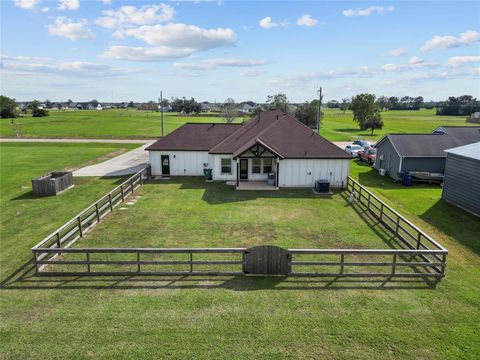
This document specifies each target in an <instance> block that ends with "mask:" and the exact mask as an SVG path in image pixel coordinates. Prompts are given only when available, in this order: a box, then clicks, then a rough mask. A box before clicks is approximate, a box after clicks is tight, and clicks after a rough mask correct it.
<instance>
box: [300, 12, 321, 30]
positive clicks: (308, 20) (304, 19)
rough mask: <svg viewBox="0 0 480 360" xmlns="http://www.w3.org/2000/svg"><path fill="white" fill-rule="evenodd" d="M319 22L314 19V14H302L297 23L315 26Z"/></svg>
mask: <svg viewBox="0 0 480 360" xmlns="http://www.w3.org/2000/svg"><path fill="white" fill-rule="evenodd" d="M317 24H318V20H317V19H314V18H313V17H312V15H309V14H306V15H302V16H301V17H299V18H298V19H297V25H300V26H306V27H313V26H316V25H317Z"/></svg>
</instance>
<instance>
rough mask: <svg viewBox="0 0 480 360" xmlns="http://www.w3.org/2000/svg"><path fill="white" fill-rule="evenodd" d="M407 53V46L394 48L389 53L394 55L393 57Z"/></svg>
mask: <svg viewBox="0 0 480 360" xmlns="http://www.w3.org/2000/svg"><path fill="white" fill-rule="evenodd" d="M406 54H407V49H405V48H396V49H392V50H390V52H389V53H388V55H389V56H392V57H400V56H403V55H406Z"/></svg>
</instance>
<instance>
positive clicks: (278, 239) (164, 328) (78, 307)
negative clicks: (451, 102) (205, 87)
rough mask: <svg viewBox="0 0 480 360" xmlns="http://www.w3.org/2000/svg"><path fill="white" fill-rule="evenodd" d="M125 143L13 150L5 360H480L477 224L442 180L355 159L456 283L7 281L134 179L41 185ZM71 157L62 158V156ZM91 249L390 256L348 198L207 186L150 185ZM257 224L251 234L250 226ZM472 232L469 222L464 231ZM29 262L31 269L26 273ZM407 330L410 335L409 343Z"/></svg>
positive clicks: (6, 147)
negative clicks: (421, 179)
mask: <svg viewBox="0 0 480 360" xmlns="http://www.w3.org/2000/svg"><path fill="white" fill-rule="evenodd" d="M126 148H127V146H126V145H112V144H1V156H2V157H1V161H2V167H1V174H0V175H1V181H2V183H1V185H2V192H1V207H2V208H1V209H2V225H1V226H2V228H1V234H0V235H1V237H2V242H1V244H0V246H1V264H2V269H1V276H2V289H1V290H0V291H1V294H2V296H1V298H0V301H1V303H0V305H1V306H0V314H1V318H2V321H1V324H0V330H1V332H0V334H1V343H2V347H1V350H0V354H1V355H0V356H1V357H2V358H4V359H17V358H32V357H36V358H49V357H51V354H61V355H60V356H61V357H62V358H72V359H73V358H75V359H77V358H114V357H115V358H147V357H148V358H152V357H155V358H162V357H163V358H225V357H229V358H238V359H240V358H245V357H255V358H272V357H273V358H335V359H352V358H357V359H399V358H401V359H419V358H422V359H431V358H435V359H474V358H478V356H479V355H480V343H479V342H478V341H477V339H478V334H479V332H480V325H479V322H478V317H479V315H480V299H479V297H478V293H479V292H480V281H479V279H480V243H479V242H478V233H480V222H479V221H478V219H477V218H475V217H474V216H472V215H469V214H467V213H466V212H464V211H462V210H460V209H458V208H456V207H454V206H451V205H449V204H447V203H445V202H443V201H441V200H440V192H441V189H440V188H439V187H438V186H432V185H418V186H417V185H416V186H414V187H411V188H405V187H402V186H400V185H397V184H394V183H393V182H391V181H390V180H389V179H386V178H382V177H379V176H378V175H377V174H376V173H375V172H374V171H373V170H372V169H371V168H370V167H368V166H364V165H362V164H359V163H356V162H352V170H351V173H352V176H353V177H355V178H357V179H358V180H359V181H360V182H361V183H362V184H364V185H366V186H369V187H370V188H371V189H372V190H373V191H374V192H376V193H377V194H378V195H379V196H380V197H382V198H383V199H385V200H386V201H387V202H389V203H390V204H391V205H393V206H394V207H395V208H396V209H398V210H399V211H400V212H402V213H403V214H404V215H405V216H406V217H407V218H409V219H410V220H412V221H413V222H414V223H416V224H417V225H419V226H420V227H421V228H422V229H424V230H425V231H426V232H427V233H429V234H430V235H432V236H433V237H434V238H435V239H437V240H438V241H439V242H441V243H442V244H443V245H444V246H445V247H447V249H448V250H449V256H448V265H447V276H446V277H445V278H444V279H443V280H442V281H441V282H440V283H439V284H438V285H437V286H436V287H435V288H434V287H432V286H430V284H428V283H425V282H423V281H420V280H416V281H401V280H395V281H389V282H387V283H382V282H383V280H379V281H365V280H361V279H343V280H341V279H340V280H339V279H337V280H335V279H321V278H318V279H315V278H314V279H304V278H283V277H260V278H259V277H253V278H252V277H249V278H245V277H220V278H219V277H208V276H202V277H181V276H175V277H148V276H143V277H120V276H118V277H113V278H105V277H90V278H78V277H60V278H55V277H54V278H45V277H42V278H39V277H34V276H31V272H30V273H27V275H26V276H22V277H19V274H20V273H19V274H17V275H14V276H13V277H11V278H10V275H11V274H12V273H14V272H15V271H16V270H18V269H20V268H21V265H22V264H23V263H25V262H27V261H28V260H29V259H30V258H31V251H30V248H31V246H33V245H34V244H35V243H37V242H38V241H40V240H41V239H42V238H43V237H44V236H46V235H47V234H48V233H50V232H51V231H53V230H54V229H55V228H56V227H58V226H59V225H61V224H62V223H63V222H65V221H66V220H68V219H69V218H71V217H72V216H74V215H75V214H76V213H78V212H79V211H80V210H82V209H83V208H84V207H85V206H87V205H89V204H90V203H92V202H93V201H94V200H96V199H97V198H99V197H100V196H101V195H102V194H104V193H106V192H108V190H110V189H112V188H113V187H114V186H116V185H115V184H118V182H119V181H121V179H98V178H89V179H87V178H78V179H75V187H74V188H73V189H70V190H68V191H67V192H65V193H64V194H62V195H60V196H57V197H50V198H40V199H39V198H34V197H33V196H32V195H31V191H30V184H29V181H30V179H31V178H32V177H34V176H36V175H38V174H41V173H43V172H46V171H47V170H50V169H52V168H55V169H61V168H72V167H77V166H80V165H81V164H85V163H87V162H89V161H91V162H96V161H98V159H99V158H101V157H108V156H111V154H113V153H115V152H120V151H125V150H126ZM60 152H61V153H62V156H61V157H60V156H55V154H58V153H60ZM138 195H140V196H141V197H139V198H138V201H137V202H136V203H135V204H133V205H130V206H128V209H127V210H123V211H122V210H119V209H116V210H114V213H113V214H111V215H109V216H108V217H107V218H106V219H105V221H104V222H102V223H101V224H100V225H99V226H98V227H97V228H96V229H95V230H93V231H92V232H91V233H89V234H88V235H87V236H86V237H85V238H83V239H82V240H80V242H79V243H78V244H81V245H82V246H83V245H87V244H88V245H89V246H93V247H95V246H125V247H126V246H129V247H135V246H175V245H178V246H192V247H195V246H232V245H234V244H238V246H243V245H246V246H250V245H253V244H259V243H269V242H274V243H275V244H277V245H281V246H289V247H302V246H333V245H334V244H337V245H338V247H348V246H350V244H352V245H354V246H360V247H366V248H369V247H380V248H388V247H390V246H391V244H388V242H387V241H388V239H387V238H386V236H385V234H383V233H382V231H381V230H380V229H379V228H378V226H376V225H375V224H373V223H371V222H369V221H364V220H363V219H362V217H361V216H360V215H361V214H357V212H356V211H354V209H352V208H351V207H348V206H346V201H345V199H344V197H343V196H342V194H340V193H336V194H335V195H334V196H333V197H332V198H331V199H319V198H316V197H314V196H313V194H312V193H311V192H310V191H307V190H281V191H279V192H266V193H265V192H259V193H253V194H252V193H250V192H235V191H233V190H232V189H231V188H228V187H227V186H226V185H224V184H216V183H214V184H205V183H203V182H202V181H201V180H199V179H178V180H176V181H173V180H172V181H162V182H151V183H148V184H147V185H145V186H144V187H142V188H141V189H139V190H138ZM252 223H253V224H254V225H252ZM459 224H462V226H459ZM28 269H29V267H28V266H27V267H26V268H24V269H23V271H27V270H28ZM406 334H408V336H406Z"/></svg>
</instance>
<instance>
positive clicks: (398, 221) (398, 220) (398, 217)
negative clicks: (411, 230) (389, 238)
mask: <svg viewBox="0 0 480 360" xmlns="http://www.w3.org/2000/svg"><path fill="white" fill-rule="evenodd" d="M399 227H400V216H397V224H396V225H395V235H396V236H398V228H399Z"/></svg>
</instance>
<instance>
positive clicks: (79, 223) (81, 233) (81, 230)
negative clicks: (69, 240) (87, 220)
mask: <svg viewBox="0 0 480 360" xmlns="http://www.w3.org/2000/svg"><path fill="white" fill-rule="evenodd" d="M77 220H78V230H80V236H83V229H82V218H81V217H80V216H79V217H78V218H77Z"/></svg>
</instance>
